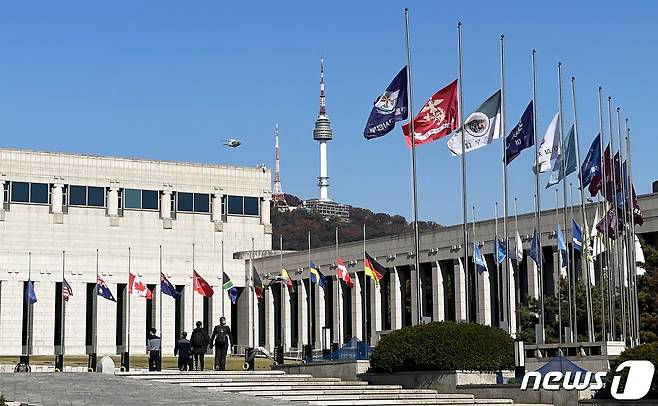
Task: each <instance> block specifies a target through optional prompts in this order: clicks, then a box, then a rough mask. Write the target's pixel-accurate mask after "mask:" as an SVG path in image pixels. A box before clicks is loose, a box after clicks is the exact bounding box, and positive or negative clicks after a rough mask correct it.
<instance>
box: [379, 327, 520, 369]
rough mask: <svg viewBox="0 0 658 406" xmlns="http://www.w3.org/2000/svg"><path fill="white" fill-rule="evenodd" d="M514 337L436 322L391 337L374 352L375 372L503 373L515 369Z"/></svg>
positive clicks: (494, 330)
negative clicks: (462, 371) (502, 371)
mask: <svg viewBox="0 0 658 406" xmlns="http://www.w3.org/2000/svg"><path fill="white" fill-rule="evenodd" d="M513 348H514V345H513V340H512V338H511V337H510V336H509V335H508V334H507V333H506V332H504V331H503V330H501V329H499V328H496V327H489V326H482V325H479V324H474V323H455V322H448V321H444V322H433V323H428V324H420V325H417V326H413V327H405V328H403V329H401V330H396V331H393V332H391V333H389V334H387V335H386V336H385V337H384V338H382V340H381V341H380V342H379V344H378V345H377V347H376V348H375V350H374V351H373V354H372V358H371V360H370V366H371V367H372V370H373V371H374V372H386V373H391V372H402V371H452V370H464V371H481V372H490V371H499V370H503V369H512V368H513V367H514V349H513Z"/></svg>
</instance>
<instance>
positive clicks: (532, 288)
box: [525, 256, 539, 299]
mask: <svg viewBox="0 0 658 406" xmlns="http://www.w3.org/2000/svg"><path fill="white" fill-rule="evenodd" d="M525 262H526V268H527V270H528V297H529V298H530V297H532V298H534V299H539V267H538V266H537V264H536V263H535V261H534V260H533V259H532V258H530V256H528V257H526V261H525Z"/></svg>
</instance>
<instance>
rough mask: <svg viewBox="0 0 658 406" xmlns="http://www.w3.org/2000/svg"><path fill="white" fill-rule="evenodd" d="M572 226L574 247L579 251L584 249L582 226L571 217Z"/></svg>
mask: <svg viewBox="0 0 658 406" xmlns="http://www.w3.org/2000/svg"><path fill="white" fill-rule="evenodd" d="M571 228H572V234H573V237H572V243H573V248H574V249H575V250H577V251H582V249H583V232H582V230H581V229H580V226H579V225H578V223H576V220H574V219H571Z"/></svg>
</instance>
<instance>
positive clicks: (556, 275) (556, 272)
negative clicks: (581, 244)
mask: <svg viewBox="0 0 658 406" xmlns="http://www.w3.org/2000/svg"><path fill="white" fill-rule="evenodd" d="M551 248H552V250H553V284H552V285H553V286H551V289H550V290H549V291H550V292H552V293H553V296H555V297H557V295H558V289H559V286H560V276H561V275H562V270H561V269H560V250H559V249H558V248H557V246H556V247H551Z"/></svg>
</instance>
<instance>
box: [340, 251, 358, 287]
mask: <svg viewBox="0 0 658 406" xmlns="http://www.w3.org/2000/svg"><path fill="white" fill-rule="evenodd" d="M336 262H337V263H338V279H342V280H343V281H345V284H346V285H347V286H349V287H350V288H353V287H354V282H353V281H352V277H351V276H350V273H349V272H347V267H346V266H345V264H343V260H342V259H341V258H340V257H339V258H338V260H336Z"/></svg>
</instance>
